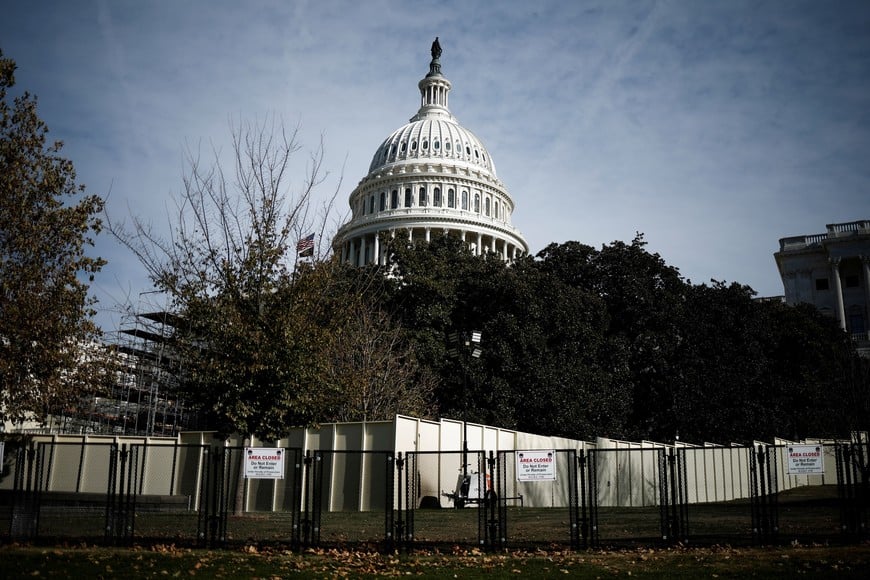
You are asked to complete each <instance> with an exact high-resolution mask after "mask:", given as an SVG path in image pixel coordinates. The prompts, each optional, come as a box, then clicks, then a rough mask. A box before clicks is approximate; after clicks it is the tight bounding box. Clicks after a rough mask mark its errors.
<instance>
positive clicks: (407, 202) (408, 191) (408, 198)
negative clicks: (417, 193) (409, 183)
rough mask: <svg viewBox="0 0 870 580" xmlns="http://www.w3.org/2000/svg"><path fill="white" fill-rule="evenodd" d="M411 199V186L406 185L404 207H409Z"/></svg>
mask: <svg viewBox="0 0 870 580" xmlns="http://www.w3.org/2000/svg"><path fill="white" fill-rule="evenodd" d="M412 201H413V200H412V195H411V188H410V187H406V188H405V207H411V202H412Z"/></svg>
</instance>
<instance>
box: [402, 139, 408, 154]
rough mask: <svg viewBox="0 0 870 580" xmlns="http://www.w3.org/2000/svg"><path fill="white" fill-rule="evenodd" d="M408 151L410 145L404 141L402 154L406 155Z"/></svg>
mask: <svg viewBox="0 0 870 580" xmlns="http://www.w3.org/2000/svg"><path fill="white" fill-rule="evenodd" d="M407 149H408V143H407V142H405V141H402V153H404V152H405V151H406V150H407Z"/></svg>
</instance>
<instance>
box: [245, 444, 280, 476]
mask: <svg viewBox="0 0 870 580" xmlns="http://www.w3.org/2000/svg"><path fill="white" fill-rule="evenodd" d="M245 477H247V478H249V479H284V450H283V449H281V448H280V447H277V448H276V447H245Z"/></svg>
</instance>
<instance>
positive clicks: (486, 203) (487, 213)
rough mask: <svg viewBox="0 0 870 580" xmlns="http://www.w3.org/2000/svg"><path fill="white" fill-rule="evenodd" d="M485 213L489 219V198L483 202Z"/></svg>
mask: <svg viewBox="0 0 870 580" xmlns="http://www.w3.org/2000/svg"><path fill="white" fill-rule="evenodd" d="M483 209H484V213H485V214H486V215H487V217H489V198H488V197H487V198H486V199H485V200H484V202H483Z"/></svg>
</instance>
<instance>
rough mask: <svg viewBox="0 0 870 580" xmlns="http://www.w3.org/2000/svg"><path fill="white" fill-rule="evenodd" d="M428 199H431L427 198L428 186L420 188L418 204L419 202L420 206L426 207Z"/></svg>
mask: <svg viewBox="0 0 870 580" xmlns="http://www.w3.org/2000/svg"><path fill="white" fill-rule="evenodd" d="M428 201H429V200H428V199H426V188H425V187H421V188H420V195H419V196H417V204H418V205H419V206H420V207H426V203H427V202H428Z"/></svg>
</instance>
